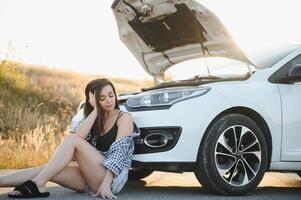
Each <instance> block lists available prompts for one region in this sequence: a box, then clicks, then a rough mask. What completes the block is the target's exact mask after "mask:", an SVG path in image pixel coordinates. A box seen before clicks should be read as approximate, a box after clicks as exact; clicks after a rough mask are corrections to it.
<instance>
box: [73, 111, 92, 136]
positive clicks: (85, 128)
mask: <svg viewBox="0 0 301 200" xmlns="http://www.w3.org/2000/svg"><path fill="white" fill-rule="evenodd" d="M96 117H97V111H96V109H94V110H93V111H92V112H91V113H90V114H89V115H88V117H87V118H86V119H85V120H84V121H83V123H81V125H80V126H79V127H78V129H77V130H76V132H75V134H76V135H78V136H79V137H81V138H84V139H85V138H86V137H87V135H88V133H89V132H90V130H91V128H92V126H93V124H94V122H95V120H96Z"/></svg>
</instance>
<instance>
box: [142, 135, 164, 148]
mask: <svg viewBox="0 0 301 200" xmlns="http://www.w3.org/2000/svg"><path fill="white" fill-rule="evenodd" d="M167 143H168V136H167V135H166V133H151V134H149V135H147V136H146V137H145V138H144V144H145V145H147V146H149V147H152V148H160V147H164V146H165V145H166V144H167Z"/></svg>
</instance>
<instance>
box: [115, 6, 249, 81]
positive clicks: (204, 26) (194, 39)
mask: <svg viewBox="0 0 301 200" xmlns="http://www.w3.org/2000/svg"><path fill="white" fill-rule="evenodd" d="M112 9H113V12H114V15H115V18H116V21H117V25H118V31H119V37H120V39H121V40H122V42H123V43H124V44H125V45H126V46H127V47H128V49H129V50H130V51H131V52H132V53H133V54H134V56H135V57H136V59H137V60H138V61H139V63H140V64H141V65H142V67H143V68H144V70H145V71H146V72H147V73H148V74H150V75H151V76H153V77H154V78H155V79H156V80H157V81H160V80H161V81H162V80H163V79H164V72H165V71H166V70H167V69H168V68H169V67H171V66H172V65H174V64H176V63H179V62H182V61H185V60H188V59H194V58H198V57H206V56H207V57H208V56H218V57H228V58H233V59H236V60H240V61H243V62H246V63H248V64H252V63H251V62H250V61H249V60H248V59H247V58H246V56H245V55H244V53H243V52H242V50H241V49H240V48H239V47H238V46H237V45H236V44H235V42H234V40H233V39H232V37H231V36H230V34H229V33H228V31H227V30H226V29H225V27H224V26H223V24H222V23H221V22H220V20H219V19H218V18H217V17H216V16H215V15H214V14H213V13H212V12H211V11H210V10H208V9H207V8H206V7H204V6H203V5H201V4H200V3H198V2H197V1H194V0H115V1H114V2H113V4H112Z"/></svg>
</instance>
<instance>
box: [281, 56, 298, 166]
mask: <svg viewBox="0 0 301 200" xmlns="http://www.w3.org/2000/svg"><path fill="white" fill-rule="evenodd" d="M296 65H301V55H299V56H297V57H295V58H294V59H292V60H291V61H290V62H288V63H287V64H286V65H284V66H283V67H282V68H280V70H278V71H277V72H276V77H277V78H276V79H277V80H278V81H277V82H278V88H279V92H280V95H281V101H282V151H281V161H301V81H295V82H290V81H285V80H286V78H287V75H288V73H289V71H290V69H291V68H292V67H294V66H296Z"/></svg>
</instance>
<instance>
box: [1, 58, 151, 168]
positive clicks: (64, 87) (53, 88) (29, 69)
mask: <svg viewBox="0 0 301 200" xmlns="http://www.w3.org/2000/svg"><path fill="white" fill-rule="evenodd" d="M101 77H102V76H92V75H81V74H78V73H73V72H71V73H70V72H66V71H62V70H52V69H51V70H50V69H48V68H45V67H42V66H30V65H24V64H20V63H13V62H2V63H0V169H3V168H5V169H7V168H25V167H33V166H37V165H41V164H44V163H45V162H47V161H48V159H49V158H50V156H51V154H52V153H53V151H54V149H55V148H56V147H57V145H58V144H59V143H60V141H61V139H62V138H63V137H64V136H66V135H67V134H68V131H67V130H68V125H69V123H70V121H71V118H72V116H73V115H74V114H75V112H76V108H77V106H78V105H79V103H80V101H82V100H83V99H84V94H83V91H84V88H85V86H86V84H87V83H88V82H89V81H91V80H92V79H95V78H101ZM107 78H108V77H107ZM109 79H110V80H111V81H112V82H113V83H114V85H115V86H116V89H117V92H118V93H119V94H121V93H126V92H137V91H139V90H140V88H142V87H147V86H150V85H151V83H150V81H132V80H127V79H119V78H109Z"/></svg>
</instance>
